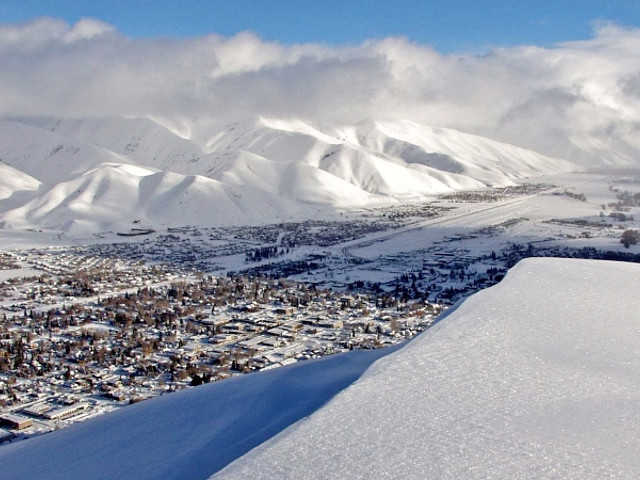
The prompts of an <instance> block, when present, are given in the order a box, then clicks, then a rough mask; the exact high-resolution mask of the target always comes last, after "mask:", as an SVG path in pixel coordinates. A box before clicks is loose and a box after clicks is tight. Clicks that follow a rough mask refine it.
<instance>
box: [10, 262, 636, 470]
mask: <svg viewBox="0 0 640 480" xmlns="http://www.w3.org/2000/svg"><path fill="white" fill-rule="evenodd" d="M639 287H640V266H638V265H635V264H626V263H610V262H602V261H600V262H598V261H578V260H557V259H530V260H526V261H523V262H521V263H520V264H518V265H517V266H516V267H515V268H514V269H513V270H512V271H511V272H510V273H509V274H508V276H507V277H506V279H505V280H504V281H503V282H502V283H500V284H499V285H497V286H496V287H493V288H490V289H488V290H485V291H483V292H481V293H479V294H476V295H474V296H473V297H471V298H470V299H468V300H466V301H465V302H464V303H463V304H462V305H460V306H459V307H458V308H457V309H455V310H453V311H451V313H450V314H448V316H447V317H446V318H444V319H442V320H441V321H440V322H439V323H438V324H437V325H436V326H434V327H432V328H431V329H430V330H428V331H426V332H425V333H424V334H422V335H420V336H419V337H417V338H416V339H415V340H414V341H412V342H410V343H409V344H406V345H405V346H404V347H403V348H401V349H399V350H396V351H395V352H390V351H389V350H378V351H373V352H355V353H350V354H346V355H341V356H334V357H328V358H325V359H323V360H321V361H312V362H308V363H302V364H297V365H294V366H292V367H284V368H281V369H277V370H272V371H269V372H262V373H258V374H253V375H249V376H245V377H241V378H237V379H233V380H229V381H225V382H221V383H215V384H209V385H205V386H202V387H198V388H195V389H192V390H188V391H184V392H179V393H176V394H172V395H168V396H165V397H160V398H157V399H153V400H149V401H146V402H142V403H140V404H136V405H133V406H131V407H129V408H125V409H122V410H120V411H117V412H115V413H109V414H105V415H103V416H101V417H99V418H96V419H93V420H89V421H87V422H85V423H82V424H78V425H75V426H72V427H69V428H67V429H64V430H61V431H58V432H54V433H51V434H48V435H44V436H41V437H37V438H34V439H32V440H29V441H24V442H18V443H15V444H11V445H5V446H2V447H0V464H1V465H2V475H4V476H6V477H7V478H109V477H117V478H163V479H169V478H194V479H197V478H207V477H208V476H210V475H212V474H213V473H214V472H216V471H218V470H220V469H221V468H223V467H225V465H228V464H230V465H228V466H227V467H226V468H225V469H224V470H222V471H220V472H219V473H218V476H219V477H220V478H420V479H423V478H439V479H440V478H451V479H454V478H455V479H464V478H581V479H585V478H586V479H588V478H594V479H595V478H597V479H600V478H613V477H615V478H629V479H631V478H637V477H638V475H640V440H638V437H637V431H638V429H639V428H640V416H639V415H638V412H637V405H638V401H639V400H640V393H639V392H640V388H639V387H640V370H639V369H638V367H637V366H638V365H640V336H639V335H638V333H639V330H640V324H639V323H638V319H637V311H638V306H639V303H640V302H639V301H638V299H637V291H638V288H639ZM387 354H388V355H387ZM384 355H386V356H385V357H384V358H381V359H380V360H378V361H377V362H376V363H373V365H372V362H374V361H375V360H376V359H378V358H379V357H380V356H384ZM365 370H366V371H365ZM363 372H364V374H363ZM327 402H328V403H327ZM298 420H300V421H298ZM296 421H297V423H294V422H296ZM287 427H288V428H287ZM274 435H276V436H275V437H273V436H274ZM271 437H273V438H271ZM269 438H271V440H269ZM254 447H257V448H254ZM252 448H254V449H253V450H252V451H250V452H249V453H247V454H246V455H244V456H243V454H245V453H246V452H247V451H248V450H250V449H252ZM34 459H37V461H34ZM234 460H235V462H233V461H234ZM231 462H233V463H231Z"/></svg>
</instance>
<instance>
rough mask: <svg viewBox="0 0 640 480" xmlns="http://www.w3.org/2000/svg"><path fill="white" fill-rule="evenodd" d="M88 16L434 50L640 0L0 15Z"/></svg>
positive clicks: (132, 6)
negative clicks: (397, 39) (392, 40)
mask: <svg viewBox="0 0 640 480" xmlns="http://www.w3.org/2000/svg"><path fill="white" fill-rule="evenodd" d="M40 16H52V17H56V18H61V19H64V20H66V21H67V22H69V23H74V22H76V21H77V20H79V19H80V18H83V17H92V18H96V19H99V20H102V21H104V22H106V23H109V24H111V25H113V26H115V27H116V28H117V29H118V30H120V31H121V32H122V33H124V34H126V35H128V36H132V37H193V36H200V35H204V34H207V33H218V34H221V35H225V36H230V35H233V34H235V33H237V32H240V31H244V30H251V31H253V32H255V33H256V34H258V35H259V36H260V37H261V38H263V39H265V40H275V41H278V42H281V43H284V44H292V43H308V42H319V43H328V44H359V43H361V42H362V41H364V40H366V39H379V38H382V37H386V36H406V37H408V38H409V39H410V40H412V41H415V42H418V43H421V44H426V45H431V46H433V47H435V48H436V49H437V50H438V51H440V52H445V53H448V52H454V51H482V50H485V49H488V48H490V47H495V46H513V45H522V44H534V45H541V46H548V45H551V44H554V43H557V42H562V41H567V40H580V39H586V38H589V37H590V36H591V34H592V26H593V22H594V21H601V20H608V21H613V22H615V23H618V24H620V25H623V26H640V2H639V1H638V0H574V1H565V0H537V1H533V0H528V1H506V0H502V1H501V0H486V1H481V0H448V1H443V0H436V1H432V0H429V1H419V0H395V1H393V2H392V1H389V0H385V1H379V0H374V1H360V0H359V1H344V0H341V1H339V0H322V1H316V0H311V1H304V2H303V1H295V0H294V1H282V0H280V1H268V0H262V1H260V0H254V1H250V0H189V1H177V0H137V1H136V0H109V1H106V0H101V1H92V0H84V1H79V0H75V1H69V0H67V1H64V0H3V2H2V3H1V4H0V22H1V23H16V22H25V21H28V20H31V19H33V18H36V17H40Z"/></svg>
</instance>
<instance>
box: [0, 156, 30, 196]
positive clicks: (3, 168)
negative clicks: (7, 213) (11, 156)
mask: <svg viewBox="0 0 640 480" xmlns="http://www.w3.org/2000/svg"><path fill="white" fill-rule="evenodd" d="M38 188H40V182H39V181H38V180H36V179H35V178H33V177H31V176H29V175H27V174H26V173H23V172H21V171H19V170H16V169H15V168H13V167H10V166H9V165H7V164H6V163H3V162H1V161H0V200H6V199H8V198H9V197H11V196H12V195H13V194H15V193H17V192H33V191H35V190H38Z"/></svg>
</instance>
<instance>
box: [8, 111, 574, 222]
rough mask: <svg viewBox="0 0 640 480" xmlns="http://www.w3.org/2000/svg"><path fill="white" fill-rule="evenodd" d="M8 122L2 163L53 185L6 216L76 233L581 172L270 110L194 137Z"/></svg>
mask: <svg viewBox="0 0 640 480" xmlns="http://www.w3.org/2000/svg"><path fill="white" fill-rule="evenodd" d="M0 126H2V127H3V128H2V133H1V134H0V159H2V160H3V161H4V162H6V164H8V165H10V166H11V167H13V168H14V169H16V170H17V171H18V172H23V174H24V175H29V176H31V177H34V178H35V179H37V181H39V182H41V183H42V185H43V187H42V188H40V189H39V190H38V191H37V195H36V194H35V192H34V194H33V195H30V196H26V195H18V196H16V197H15V198H14V199H13V201H12V202H11V203H10V204H8V205H7V206H6V207H5V208H3V209H2V210H3V211H4V212H6V213H5V214H0V215H2V216H0V221H2V222H3V225H5V226H10V227H15V228H30V227H37V228H45V229H50V230H62V231H66V232H74V231H78V232H81V231H83V230H84V231H87V232H98V231H108V230H114V229H118V228H126V226H127V225H126V222H129V224H130V222H131V221H133V220H145V221H147V222H148V223H150V224H151V225H150V226H162V225H184V224H185V223H191V224H200V225H229V224H235V225H240V224H247V223H252V224H255V223H269V222H273V221H277V220H290V219H300V218H309V217H316V216H317V215H321V216H322V215H325V216H331V215H332V214H335V212H336V210H341V209H352V208H362V207H372V206H380V205H383V204H393V203H397V202H400V201H406V200H416V201H420V200H425V199H429V198H432V197H433V195H435V194H439V193H448V192H451V191H453V190H461V189H475V188H481V187H484V186H487V185H492V186H506V185H511V184H513V181H514V180H515V179H519V178H525V177H531V176H535V175H541V174H550V173H557V172H566V171H569V170H572V169H575V166H574V165H572V164H570V163H568V162H565V161H563V160H560V159H552V158H548V157H545V156H543V155H539V154H537V153H535V152H532V151H529V150H524V149H522V148H518V147H514V146H511V145H506V144H502V143H498V142H495V141H492V140H488V139H486V138H482V137H478V136H474V135H468V134H464V133H461V132H457V131H454V130H447V129H433V128H429V127H426V126H423V125H418V124H415V123H412V122H394V123H390V122H375V121H372V120H367V121H363V122H361V123H359V124H355V125H346V126H345V125H326V124H325V125H313V124H312V123H309V122H303V121H301V120H286V121H285V120H274V119H264V118H260V119H253V120H247V121H243V122H240V121H238V122H233V123H230V124H228V125H223V126H218V127H216V128H212V129H211V130H207V131H189V134H188V135H187V134H185V133H184V132H182V135H184V136H181V135H177V134H176V133H174V132H173V131H171V130H169V129H168V128H165V127H164V126H162V125H161V124H159V123H157V122H155V121H153V120H151V119H148V118H138V119H133V118H120V117H103V118H85V119H56V118H33V117H31V118H29V117H24V118H18V119H14V120H4V121H1V122H0ZM132 165H133V166H136V168H139V169H143V170H145V171H147V173H141V170H139V169H138V170H136V169H131V166H132ZM19 175H20V174H19ZM19 175H15V182H17V183H16V184H15V185H13V183H12V182H13V179H12V178H9V179H7V180H3V183H4V184H5V185H3V188H4V189H5V190H7V192H8V193H7V195H9V192H12V191H17V190H20V189H21V188H22V187H20V186H19V183H20V182H21V181H22V180H20V178H19ZM24 175H23V176H24ZM145 176H149V177H150V178H148V179H144V180H143V179H142V177H145ZM10 177H14V175H10ZM156 185H159V186H160V188H155V186H156ZM31 190H34V189H31ZM168 192H169V193H168ZM178 210H179V211H178ZM123 222H124V224H123Z"/></svg>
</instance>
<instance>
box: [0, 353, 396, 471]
mask: <svg viewBox="0 0 640 480" xmlns="http://www.w3.org/2000/svg"><path fill="white" fill-rule="evenodd" d="M392 350H393V349H389V350H373V351H367V352H355V353H350V354H347V355H345V354H342V355H336V356H332V357H329V358H325V359H322V360H320V361H314V362H308V363H302V364H297V365H294V366H292V367H282V368H279V369H276V370H271V371H267V372H262V373H259V374H253V375H248V376H245V377H242V378H236V379H231V380H225V381H223V382H217V383H213V384H208V385H203V386H201V387H198V388H196V389H192V390H187V391H182V392H177V393H172V394H170V395H166V396H164V397H158V398H155V399H152V400H148V401H146V402H142V403H138V404H135V405H131V406H129V407H126V408H124V409H122V410H118V411H116V412H112V413H109V414H106V415H104V416H102V417H99V418H96V419H93V420H88V421H86V422H84V423H81V424H76V425H74V426H71V427H69V428H66V429H64V430H60V431H58V432H53V433H50V434H46V435H43V436H41V437H37V438H34V439H31V440H27V441H23V442H19V443H14V444H11V445H3V446H0V465H2V470H1V473H0V476H2V478H12V479H14V480H19V479H35V478H39V479H64V480H68V479H71V478H82V479H86V480H89V479H105V478H122V479H148V480H151V479H162V480H169V479H176V480H178V479H180V480H181V479H194V480H195V479H205V478H207V477H208V476H209V475H211V474H212V473H213V472H215V471H217V470H219V469H221V468H222V467H224V466H225V465H226V464H228V463H229V462H231V461H233V460H234V459H235V458H237V457H239V456H240V455H242V454H243V453H245V452H247V451H248V450H250V449H251V448H253V447H255V446H257V445H259V444H260V443H262V442H264V441H265V440H267V439H268V438H269V437H271V436H273V435H275V434H277V433H278V432H279V431H281V430H283V429H284V428H286V427H287V426H288V425H290V424H292V423H293V422H295V421H297V420H299V419H300V418H303V417H304V416H306V415H309V414H310V413H311V412H313V411H314V410H316V409H317V408H318V407H320V406H321V405H322V404H323V403H325V402H326V401H327V400H328V399H330V398H331V397H332V396H333V395H335V393H336V392H338V391H340V390H342V389H343V388H345V387H346V386H347V385H349V384H350V383H352V382H353V381H354V380H355V379H357V378H358V377H359V376H360V375H361V374H362V372H363V371H364V370H365V369H366V368H367V367H368V366H369V365H370V364H371V363H372V362H373V361H375V360H376V359H378V358H380V357H381V356H384V355H386V354H388V353H390V352H391V351H392Z"/></svg>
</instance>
